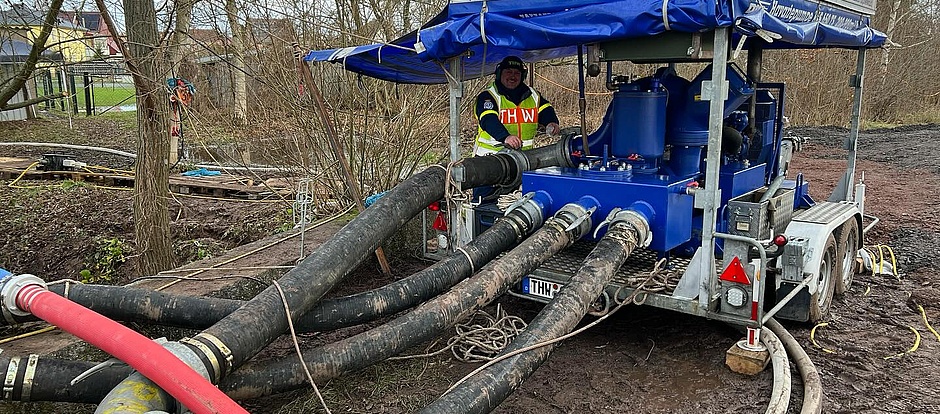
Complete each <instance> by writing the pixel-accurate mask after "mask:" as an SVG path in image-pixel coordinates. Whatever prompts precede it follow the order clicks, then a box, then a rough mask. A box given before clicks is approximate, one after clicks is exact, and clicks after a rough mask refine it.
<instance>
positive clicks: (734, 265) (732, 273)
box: [719, 256, 751, 285]
mask: <svg viewBox="0 0 940 414" xmlns="http://www.w3.org/2000/svg"><path fill="white" fill-rule="evenodd" d="M719 279H721V280H724V281H726V282H734V283H740V284H742V285H750V284H751V280H750V279H748V278H747V272H745V271H744V266H743V265H741V260H740V259H738V257H737V256H735V258H734V259H731V263H728V267H727V268H725V271H724V272H721V277H720V278H719Z"/></svg>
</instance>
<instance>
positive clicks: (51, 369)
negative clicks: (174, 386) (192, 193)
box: [0, 197, 547, 403]
mask: <svg viewBox="0 0 940 414" xmlns="http://www.w3.org/2000/svg"><path fill="white" fill-rule="evenodd" d="M542 201H544V200H543V198H542V197H532V198H531V199H530V201H528V202H526V203H523V204H522V205H520V206H519V207H518V208H516V209H514V210H512V211H510V212H508V213H507V215H506V217H502V218H500V219H499V220H497V221H496V223H494V224H493V226H491V227H490V228H489V229H487V230H486V231H484V232H483V233H481V234H480V235H479V236H477V238H476V239H474V240H473V241H472V242H470V243H469V244H468V245H467V246H465V247H463V250H464V251H465V252H466V256H464V253H461V252H456V253H454V254H452V255H451V256H449V257H448V258H446V259H444V260H442V261H440V262H438V264H436V265H434V266H432V267H438V269H444V270H448V271H452V272H453V273H454V275H452V274H448V272H445V271H444V270H438V271H433V272H420V273H417V274H415V275H412V276H411V277H409V279H414V277H415V276H418V275H423V276H422V277H421V278H420V279H419V282H420V283H417V284H416V283H409V284H404V285H402V284H398V288H396V289H385V288H380V289H377V290H375V291H371V292H366V293H364V294H360V295H366V296H360V295H353V296H348V297H345V298H340V302H330V301H324V302H323V303H324V304H325V303H327V302H330V303H332V305H331V306H329V307H322V306H318V307H315V308H314V311H313V312H316V311H317V310H318V309H319V310H320V312H321V313H322V315H320V316H319V317H317V318H312V316H313V315H311V314H308V315H306V316H307V318H306V320H308V321H310V322H308V323H309V324H310V325H313V326H322V325H335V323H331V322H330V321H328V320H326V319H324V320H320V318H327V317H328V316H329V315H332V316H334V317H337V318H340V317H341V318H345V321H346V322H350V321H351V320H352V319H355V318H357V316H356V315H354V314H353V313H354V312H359V311H362V312H371V313H373V314H374V315H375V316H382V315H389V314H392V313H397V312H398V311H399V310H401V309H399V308H400V307H401V306H406V305H404V304H405V303H411V306H413V305H414V304H417V303H419V302H423V301H424V300H426V299H427V297H430V296H433V295H430V294H429V292H432V291H436V292H437V293H440V292H442V291H444V290H445V289H446V288H449V287H451V286H452V285H453V284H455V283H457V282H458V281H459V279H462V278H463V277H460V278H458V277H456V276H455V275H456V274H464V276H466V275H467V274H470V273H471V272H472V271H473V270H476V269H477V268H479V267H482V266H483V265H484V264H486V263H487V262H489V261H490V260H491V259H492V258H493V257H495V256H496V255H497V254H499V253H502V252H503V251H505V250H506V249H508V248H509V247H511V246H512V245H513V244H515V243H518V242H519V241H520V240H521V239H522V238H524V237H526V236H528V235H529V234H531V233H532V232H533V231H534V230H535V229H537V228H538V227H540V226H541V225H542V222H543V218H542V211H544V210H545V209H546V208H547V207H546V206H545V204H543V203H542ZM467 257H469V258H471V260H472V261H473V263H472V264H471V263H470V262H469V261H468V259H467ZM438 277H440V279H439V280H434V279H437V278H438ZM403 280H404V279H403ZM418 285H424V287H420V286H418ZM445 285H446V286H445ZM388 286H391V285H388ZM388 286H386V287H388ZM99 288H101V289H99ZM138 291H143V292H138ZM95 292H98V293H102V292H104V293H108V294H109V296H115V295H119V294H120V293H121V292H130V293H132V295H130V298H128V300H130V301H133V300H136V299H143V300H150V299H152V297H149V296H135V295H134V294H137V293H145V292H150V291H147V290H145V289H124V290H122V289H120V288H119V287H113V286H84V285H72V287H71V289H70V290H69V297H70V298H72V299H73V300H77V299H82V298H85V297H86V296H88V295H91V294H93V293H95ZM408 292H412V293H408ZM152 293H160V294H161V295H165V294H163V293H161V292H152ZM409 295H410V296H409ZM426 296H427V297H426ZM115 297H116V296H115ZM357 297H358V299H356V298H357ZM395 297H397V298H398V299H395ZM177 299H179V300H181V301H178V300H177ZM185 299H191V300H194V301H202V302H186V301H182V300H185ZM112 301H116V300H115V299H114V298H112V299H110V300H109V302H112ZM342 302H348V303H347V304H348V305H350V306H351V307H352V309H346V308H344V306H343V303H342ZM167 303H168V304H173V305H174V308H175V307H177V306H183V305H198V304H203V305H205V304H210V305H211V304H217V303H222V304H225V306H228V305H236V306H237V305H240V304H241V303H242V302H241V301H234V300H227V299H215V298H187V297H174V298H171V300H170V301H169V302H167ZM159 304H160V303H159V302H156V303H155V305H159ZM407 307H410V306H407ZM207 308H212V309H215V310H216V311H218V310H219V309H220V308H222V306H218V307H216V306H211V307H207V306H203V307H202V308H199V307H197V308H196V309H195V310H194V312H199V311H200V310H203V311H204V310H206V309H207ZM366 308H368V309H366ZM155 310H156V311H159V310H160V308H159V307H157V308H155ZM222 316H224V315H222ZM361 346H363V347H364V346H365V345H361ZM408 346H410V344H409V345H408ZM327 355H329V354H327ZM11 359H12V361H11ZM28 359H29V360H30V361H31V362H30V364H29V365H32V366H34V367H35V369H34V370H33V371H32V373H31V374H23V375H18V374H19V373H20V372H21V371H22V372H25V368H21V367H24V366H25V365H26V364H25V363H23V362H21V360H22V361H25V359H23V358H20V357H6V358H4V357H0V370H2V369H4V367H6V371H5V372H8V373H9V372H13V373H14V374H13V377H14V378H15V380H14V381H13V383H12V384H10V385H11V387H10V388H11V394H10V395H11V398H12V399H13V400H19V401H53V402H80V403H97V402H100V401H101V400H102V398H104V397H105V395H106V394H108V391H109V390H111V389H112V388H114V387H115V386H116V385H117V384H118V383H120V382H121V380H124V379H125V378H127V376H128V375H129V374H131V372H132V369H131V368H130V367H127V366H123V365H118V366H108V367H103V368H101V369H99V370H96V371H95V372H94V374H92V375H90V376H88V377H87V378H86V379H85V380H82V381H78V382H76V383H75V384H72V383H71V382H72V380H73V379H75V378H76V377H78V376H79V375H80V374H82V373H85V372H86V371H87V370H89V369H90V368H92V367H93V366H94V365H95V363H92V362H84V361H63V360H56V359H49V358H40V357H39V356H38V355H32V356H30V357H29V358H28ZM284 364H287V365H290V363H289V362H285V363H284ZM282 365H283V364H282ZM18 370H19V371H18ZM251 370H260V371H267V372H255V373H250V372H249V371H251ZM285 370H296V372H302V368H301V367H300V365H299V363H296V364H295V365H292V366H290V367H287V368H285V367H283V366H278V365H275V366H274V367H268V366H267V365H266V364H261V365H258V366H250V365H249V366H245V367H242V368H241V369H239V370H238V371H236V372H235V373H234V374H233V375H232V376H231V377H230V379H231V380H232V381H230V382H232V383H235V384H239V385H238V388H237V389H235V390H232V391H230V394H232V393H238V394H239V395H242V396H243V397H242V398H250V397H259V396H262V395H267V393H271V392H278V391H286V390H288V389H293V388H297V387H301V386H303V378H302V377H298V378H300V379H299V381H300V382H299V383H297V382H289V383H288V384H287V385H285V384H283V383H278V384H271V386H268V387H261V386H258V384H259V382H257V381H259V380H257V378H264V377H271V376H274V375H275V374H278V375H279V374H280V373H282V372H283V371H285ZM292 378H293V377H292ZM132 379H133V380H135V381H136V380H137V379H136V378H132ZM273 387H279V388H273Z"/></svg>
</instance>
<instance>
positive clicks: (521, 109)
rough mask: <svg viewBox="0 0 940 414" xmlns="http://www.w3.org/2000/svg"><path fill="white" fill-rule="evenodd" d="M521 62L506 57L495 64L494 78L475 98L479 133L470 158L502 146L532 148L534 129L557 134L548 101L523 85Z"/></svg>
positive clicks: (496, 149)
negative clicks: (540, 128)
mask: <svg viewBox="0 0 940 414" xmlns="http://www.w3.org/2000/svg"><path fill="white" fill-rule="evenodd" d="M525 76H526V67H525V63H524V62H522V59H520V58H518V57H516V56H508V57H506V58H505V59H503V60H502V61H501V62H499V65H496V79H495V80H494V81H493V83H491V84H490V85H489V87H488V88H487V89H486V90H484V91H483V92H480V94H479V95H478V96H477V103H476V111H475V112H474V114H475V115H476V117H477V119H478V120H479V122H480V124H479V128H478V129H479V131H478V134H477V140H476V144H475V145H474V146H473V155H476V156H480V155H486V154H492V153H495V152H497V151H499V150H500V149H502V148H503V147H509V148H512V149H523V150H527V149H530V148H532V144H533V142H534V140H535V134H536V133H537V132H538V128H539V127H540V126H541V127H544V128H545V132H546V133H548V134H549V135H552V136H554V135H557V134H558V133H559V132H560V128H559V127H558V116H557V115H556V114H555V109H554V108H552V105H551V104H549V103H548V99H545V97H543V96H541V95H539V93H538V92H536V91H535V89H534V88H532V87H530V86H528V85H526V84H525V81H524V79H525Z"/></svg>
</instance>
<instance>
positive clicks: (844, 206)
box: [777, 203, 859, 294]
mask: <svg viewBox="0 0 940 414" xmlns="http://www.w3.org/2000/svg"><path fill="white" fill-rule="evenodd" d="M822 204H825V205H826V206H825V207H827V210H828V211H827V213H826V215H825V216H826V217H825V219H823V220H820V219H819V218H820V217H819V215H812V214H803V215H800V216H797V217H795V218H794V219H793V220H792V221H791V222H790V224H789V225H787V229H786V231H785V232H784V234H786V236H787V239H789V242H790V243H799V244H801V245H802V246H803V275H804V277H806V276H809V277H811V278H812V279H810V280H809V284H808V285H807V289H808V291H809V293H810V294H814V293H816V290H817V286H818V280H817V278H818V277H819V265H820V262H822V257H823V249H825V248H826V241H828V239H829V236H830V235H832V234H833V232H834V231H835V229H836V228H838V227H839V226H841V225H842V223H845V222H846V221H847V220H855V219H856V215H859V212H858V207H857V206H856V205H854V203H820V204H817V207H823V205H822ZM810 211H812V209H810V210H806V212H805V213H809V212H810ZM803 216H806V217H814V219H812V220H802V219H801V218H802V217H803ZM777 266H778V269H779V268H780V267H779V266H783V264H782V263H781V261H778V264H777ZM778 287H779V281H778Z"/></svg>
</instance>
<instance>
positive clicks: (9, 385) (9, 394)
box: [3, 356, 20, 401]
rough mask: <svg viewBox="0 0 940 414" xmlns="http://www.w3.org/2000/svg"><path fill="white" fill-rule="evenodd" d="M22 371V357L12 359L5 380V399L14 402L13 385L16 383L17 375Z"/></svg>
mask: <svg viewBox="0 0 940 414" xmlns="http://www.w3.org/2000/svg"><path fill="white" fill-rule="evenodd" d="M19 370H20V357H18V356H15V357H11V358H10V365H7V375H6V377H5V378H4V379H3V399H5V400H10V401H13V384H14V383H15V382H16V373H17V372H19Z"/></svg>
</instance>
